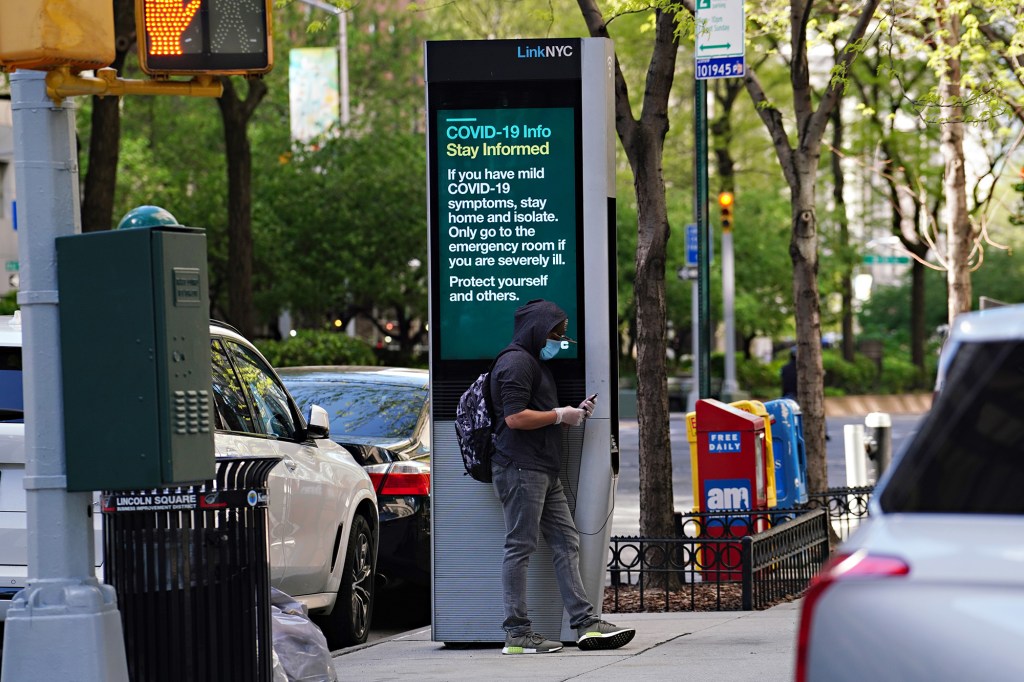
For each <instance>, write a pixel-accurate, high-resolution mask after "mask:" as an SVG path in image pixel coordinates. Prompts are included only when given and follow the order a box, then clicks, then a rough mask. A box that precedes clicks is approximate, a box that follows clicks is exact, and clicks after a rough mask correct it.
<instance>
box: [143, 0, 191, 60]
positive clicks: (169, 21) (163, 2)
mask: <svg viewBox="0 0 1024 682" xmlns="http://www.w3.org/2000/svg"><path fill="white" fill-rule="evenodd" d="M181 3H182V0H146V2H145V13H146V33H147V34H148V35H149V54H151V55H158V54H159V55H166V54H170V55H174V54H181V34H182V33H184V32H185V30H186V29H187V28H188V25H189V24H190V23H192V17H194V16H195V14H196V12H197V11H198V10H199V5H200V4H201V3H202V0H189V3H188V4H187V5H182V4H181Z"/></svg>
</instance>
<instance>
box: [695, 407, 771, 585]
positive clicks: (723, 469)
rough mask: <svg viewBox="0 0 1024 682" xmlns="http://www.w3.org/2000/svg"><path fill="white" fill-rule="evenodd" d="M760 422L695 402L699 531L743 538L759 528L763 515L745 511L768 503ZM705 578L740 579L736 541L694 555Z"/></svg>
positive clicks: (710, 535) (740, 412)
mask: <svg viewBox="0 0 1024 682" xmlns="http://www.w3.org/2000/svg"><path fill="white" fill-rule="evenodd" d="M765 426H766V425H765V421H764V419H763V418H762V417H759V416H757V415H754V414H750V413H749V412H744V411H743V410H740V409H738V408H735V407H733V406H731V405H726V404H725V403H722V402H719V401H717V400H698V401H697V471H696V476H697V481H698V488H697V490H698V493H699V499H698V500H697V505H698V507H699V508H700V511H702V512H711V513H715V514H721V516H716V517H713V518H705V522H704V526H705V527H704V528H703V530H702V533H701V536H702V537H706V538H726V537H743V536H744V535H749V534H752V533H755V532H757V531H758V530H760V525H761V523H762V520H759V519H757V517H756V516H754V515H752V514H729V513H728V512H734V511H739V512H750V511H755V510H763V509H767V507H768V494H767V488H768V480H767V477H768V474H767V472H766V471H765V467H764V452H765ZM699 562H700V564H701V570H702V571H703V572H704V575H705V580H715V579H717V580H739V579H740V578H741V574H740V570H741V568H742V567H741V566H740V547H739V545H738V544H737V543H705V544H704V545H703V546H702V548H701V557H700V559H699Z"/></svg>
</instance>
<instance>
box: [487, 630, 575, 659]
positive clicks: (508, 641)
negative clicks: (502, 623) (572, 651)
mask: <svg viewBox="0 0 1024 682" xmlns="http://www.w3.org/2000/svg"><path fill="white" fill-rule="evenodd" d="M561 650H562V645H561V643H560V642H552V641H551V640H548V639H544V638H543V637H541V636H540V635H538V634H537V633H536V632H531V633H530V634H528V635H523V636H522V637H513V636H512V635H505V648H504V649H502V650H501V653H503V654H552V653H554V652H556V651H561Z"/></svg>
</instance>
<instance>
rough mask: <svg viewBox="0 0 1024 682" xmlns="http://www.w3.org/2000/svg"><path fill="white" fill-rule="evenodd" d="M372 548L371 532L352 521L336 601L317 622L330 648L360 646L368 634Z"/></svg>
mask: <svg viewBox="0 0 1024 682" xmlns="http://www.w3.org/2000/svg"><path fill="white" fill-rule="evenodd" d="M375 556H376V548H375V547H374V546H373V532H372V531H371V530H370V524H369V523H367V521H366V519H365V518H363V517H362V516H356V517H355V518H354V519H353V520H352V532H350V533H349V536H348V549H347V550H346V551H345V569H344V572H343V573H342V576H341V586H340V587H339V588H338V598H337V600H336V601H335V603H334V609H333V610H332V611H331V613H330V615H327V616H323V617H321V618H319V619H318V624H319V625H320V629H321V630H322V631H323V633H324V636H325V637H326V638H327V645H328V646H329V647H330V648H331V649H340V648H342V647H346V646H352V645H353V644H362V643H363V642H365V641H366V636H367V635H369V634H370V620H371V618H373V595H374V591H373V583H374V575H373V562H374V558H375Z"/></svg>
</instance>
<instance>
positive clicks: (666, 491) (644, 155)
mask: <svg viewBox="0 0 1024 682" xmlns="http://www.w3.org/2000/svg"><path fill="white" fill-rule="evenodd" d="M577 3H578V5H579V8H580V11H581V12H582V14H583V18H584V21H586V24H587V29H588V31H589V33H590V35H591V36H594V37H597V38H608V37H610V36H609V35H608V26H607V24H605V22H604V18H603V17H602V16H601V11H600V10H599V9H598V7H597V4H596V0H577ZM654 15H655V36H654V49H653V51H652V53H651V61H650V64H649V66H648V69H647V79H646V82H645V89H644V100H643V106H642V109H641V116H640V120H636V119H635V118H633V113H632V109H631V106H630V101H629V89H628V86H627V85H626V81H625V78H624V77H623V75H622V70H621V69H620V68H619V62H618V57H616V61H615V128H616V131H617V132H618V135H619V139H620V140H621V141H622V147H623V149H624V150H625V152H626V157H627V158H628V160H629V165H630V167H631V168H632V170H633V183H634V187H635V188H636V194H637V250H636V280H635V283H634V296H635V298H636V325H637V371H636V374H637V415H638V422H639V429H640V534H641V535H643V536H645V537H672V536H673V535H674V534H675V526H674V519H673V513H674V507H673V504H674V502H673V500H674V496H673V491H672V451H671V441H670V438H669V413H668V384H667V372H666V367H665V352H666V349H667V345H668V342H667V334H666V329H667V324H666V314H665V253H666V248H667V244H668V235H669V227H668V209H667V204H666V198H665V180H664V177H663V176H662V166H661V163H662V153H663V149H664V142H665V135H666V133H668V98H669V93H670V91H671V89H672V80H673V78H674V75H675V64H676V56H677V52H678V49H679V44H678V41H677V38H676V33H675V31H676V26H677V25H676V21H675V16H674V14H673V13H672V12H663V11H660V10H655V13H654Z"/></svg>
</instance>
